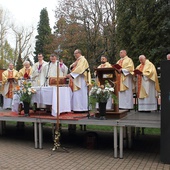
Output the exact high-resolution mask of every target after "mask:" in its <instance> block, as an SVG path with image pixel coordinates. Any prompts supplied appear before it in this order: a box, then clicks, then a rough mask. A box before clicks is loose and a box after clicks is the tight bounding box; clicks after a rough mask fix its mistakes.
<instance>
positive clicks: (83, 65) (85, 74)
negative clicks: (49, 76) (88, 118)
mask: <svg viewBox="0 0 170 170" xmlns="http://www.w3.org/2000/svg"><path fill="white" fill-rule="evenodd" d="M74 56H75V59H76V61H75V62H74V63H73V64H72V65H70V69H71V73H70V74H69V75H67V77H69V78H70V88H71V89H72V91H73V96H72V110H73V111H76V112H77V111H80V112H82V111H87V110H88V98H87V89H88V88H87V87H88V85H89V84H91V74H90V71H89V64H88V62H87V60H86V58H85V57H84V56H82V54H81V51H80V50H79V49H77V50H75V51H74Z"/></svg>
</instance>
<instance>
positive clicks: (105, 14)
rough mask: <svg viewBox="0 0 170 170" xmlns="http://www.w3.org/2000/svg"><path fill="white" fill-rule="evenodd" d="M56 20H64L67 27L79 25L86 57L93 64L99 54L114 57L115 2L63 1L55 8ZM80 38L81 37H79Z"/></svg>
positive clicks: (97, 0) (96, 0)
mask: <svg viewBox="0 0 170 170" xmlns="http://www.w3.org/2000/svg"><path fill="white" fill-rule="evenodd" d="M55 14H56V19H57V21H59V20H60V19H61V18H64V19H65V22H66V24H64V26H65V29H64V30H65V32H62V33H61V34H62V35H66V31H67V26H69V25H70V24H72V23H77V24H79V25H81V26H82V27H83V29H84V32H80V34H84V35H85V36H84V37H85V38H84V39H82V40H81V41H82V43H83V44H84V47H85V49H84V51H85V52H86V54H85V55H86V57H87V58H88V59H89V60H91V59H92V60H91V62H95V60H96V58H98V56H99V57H100V55H101V54H106V55H109V57H110V58H112V56H114V55H115V47H114V46H115V43H114V42H115V23H116V22H115V0H65V1H62V0H61V2H60V3H59V6H57V7H56V13H55ZM80 36H81V35H80Z"/></svg>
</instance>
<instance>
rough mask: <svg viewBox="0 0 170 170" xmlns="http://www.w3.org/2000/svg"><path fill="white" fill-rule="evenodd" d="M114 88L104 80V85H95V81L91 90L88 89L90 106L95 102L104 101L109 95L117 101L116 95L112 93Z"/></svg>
mask: <svg viewBox="0 0 170 170" xmlns="http://www.w3.org/2000/svg"><path fill="white" fill-rule="evenodd" d="M113 92H114V88H113V87H111V86H110V84H109V83H108V82H107V81H105V85H101V86H97V85H96V84H95V83H94V84H93V86H92V88H91V90H90V94H89V96H90V98H89V100H90V104H91V105H92V107H94V105H95V104H96V102H102V103H105V102H107V100H108V99H109V97H110V96H111V97H112V98H113V99H114V101H115V102H117V97H116V95H115V94H114V93H113Z"/></svg>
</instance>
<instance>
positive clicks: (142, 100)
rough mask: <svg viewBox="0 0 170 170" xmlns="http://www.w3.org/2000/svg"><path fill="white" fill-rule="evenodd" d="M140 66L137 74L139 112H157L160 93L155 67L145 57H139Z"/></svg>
mask: <svg viewBox="0 0 170 170" xmlns="http://www.w3.org/2000/svg"><path fill="white" fill-rule="evenodd" d="M139 61H140V63H141V64H140V65H139V66H137V67H136V69H137V70H139V71H140V72H141V74H137V97H138V111H153V110H157V96H158V93H159V92H160V87H159V82H158V76H157V72H156V69H155V66H154V65H153V64H152V63H151V62H150V61H149V60H148V59H146V57H145V56H144V55H140V56H139Z"/></svg>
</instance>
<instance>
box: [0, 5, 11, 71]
mask: <svg viewBox="0 0 170 170" xmlns="http://www.w3.org/2000/svg"><path fill="white" fill-rule="evenodd" d="M8 22H9V18H8V14H7V12H6V11H4V10H3V9H2V8H0V44H1V45H0V67H1V68H3V67H4V60H5V48H4V46H5V44H6V41H7V40H6V35H7V31H8V29H9V26H8Z"/></svg>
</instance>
